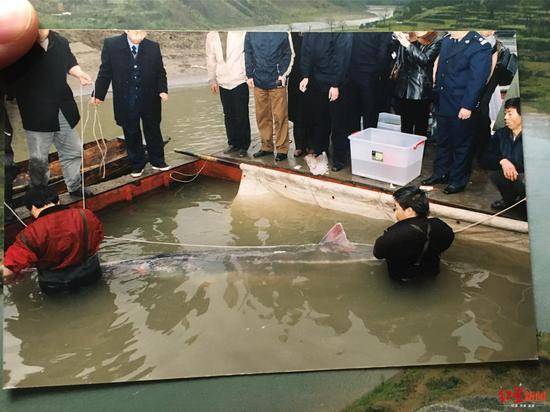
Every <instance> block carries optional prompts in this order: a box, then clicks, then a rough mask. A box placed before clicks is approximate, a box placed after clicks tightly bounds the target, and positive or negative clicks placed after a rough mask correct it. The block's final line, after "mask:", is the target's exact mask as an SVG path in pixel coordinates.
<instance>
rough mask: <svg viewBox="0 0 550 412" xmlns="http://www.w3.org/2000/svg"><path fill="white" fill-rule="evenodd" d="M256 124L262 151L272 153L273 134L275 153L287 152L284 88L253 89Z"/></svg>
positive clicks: (286, 118)
mask: <svg viewBox="0 0 550 412" xmlns="http://www.w3.org/2000/svg"><path fill="white" fill-rule="evenodd" d="M254 101H255V104H256V123H257V124H258V129H259V130H260V137H261V138H262V150H265V151H266V152H273V134H275V149H277V153H285V154H286V153H287V152H288V142H289V140H288V100H287V95H286V88H285V87H278V88H276V89H269V90H265V89H260V88H259V87H254Z"/></svg>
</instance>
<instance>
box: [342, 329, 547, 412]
mask: <svg viewBox="0 0 550 412" xmlns="http://www.w3.org/2000/svg"><path fill="white" fill-rule="evenodd" d="M539 356H540V360H539V361H538V362H521V363H519V362H518V363H494V364H485V365H464V366H452V367H422V368H408V369H404V370H403V371H402V372H400V373H399V374H398V375H396V376H394V377H393V378H391V379H389V380H388V381H386V382H385V383H383V384H381V385H380V386H378V387H377V388H376V389H375V390H374V391H372V392H370V393H369V394H367V395H365V396H364V397H362V398H360V399H358V400H357V401H355V402H354V403H353V404H351V405H349V406H348V407H347V408H345V411H347V412H360V411H365V412H367V411H368V412H370V411H379V412H381V411H388V412H390V411H413V410H416V409H419V408H421V407H423V406H426V405H430V404H434V403H441V402H446V401H452V400H455V399H459V398H469V402H470V403H476V402H477V404H474V405H471V406H472V409H474V410H477V409H479V408H482V407H492V408H495V407H498V406H500V403H499V398H498V391H499V389H500V388H503V389H505V390H506V389H512V390H513V388H514V386H517V385H519V384H520V383H521V384H523V386H524V388H525V389H526V390H529V391H543V390H546V391H548V389H549V388H548V383H549V382H550V334H541V335H539ZM539 410H540V409H539Z"/></svg>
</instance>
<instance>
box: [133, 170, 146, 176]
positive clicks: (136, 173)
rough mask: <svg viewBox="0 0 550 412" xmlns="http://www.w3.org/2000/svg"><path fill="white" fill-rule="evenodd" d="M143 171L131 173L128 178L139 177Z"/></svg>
mask: <svg viewBox="0 0 550 412" xmlns="http://www.w3.org/2000/svg"><path fill="white" fill-rule="evenodd" d="M144 170H145V169H141V170H140V171H139V172H132V173H130V176H132V177H141V175H142V174H143V171H144Z"/></svg>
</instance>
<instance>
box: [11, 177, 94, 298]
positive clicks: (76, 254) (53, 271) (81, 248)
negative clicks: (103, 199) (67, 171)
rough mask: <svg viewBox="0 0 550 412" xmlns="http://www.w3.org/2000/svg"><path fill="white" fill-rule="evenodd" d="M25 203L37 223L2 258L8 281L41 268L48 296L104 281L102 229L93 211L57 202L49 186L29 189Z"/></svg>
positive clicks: (44, 287)
mask: <svg viewBox="0 0 550 412" xmlns="http://www.w3.org/2000/svg"><path fill="white" fill-rule="evenodd" d="M25 205H26V207H27V208H28V209H29V210H30V212H31V214H32V216H33V217H34V218H35V219H36V220H35V221H34V222H33V223H32V224H30V225H29V226H27V227H26V228H25V229H24V230H23V231H21V232H20V233H19V234H18V235H17V238H16V240H15V242H14V244H13V245H11V246H10V247H9V248H8V250H7V252H6V255H5V257H4V273H3V280H4V283H10V282H13V281H14V280H15V279H16V278H18V277H20V276H21V271H22V270H23V269H25V268H28V267H31V266H35V267H36V268H37V270H38V282H39V284H40V288H41V289H42V291H43V292H44V293H46V294H55V293H58V292H64V291H72V290H75V289H78V288H79V287H81V286H86V285H89V284H92V283H94V282H95V281H97V280H98V279H99V278H100V277H101V268H100V266H99V258H98V255H97V252H98V250H99V245H100V243H101V241H102V240H103V226H102V224H101V222H100V221H99V219H98V218H97V217H96V216H95V215H94V214H93V213H92V212H91V211H89V210H86V209H71V208H68V207H67V206H62V205H60V204H59V197H58V196H57V193H55V192H53V191H52V190H50V189H49V188H47V187H44V186H38V187H35V188H32V189H30V190H29V191H28V192H27V194H26V196H25Z"/></svg>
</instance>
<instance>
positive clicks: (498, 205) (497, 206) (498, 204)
mask: <svg viewBox="0 0 550 412" xmlns="http://www.w3.org/2000/svg"><path fill="white" fill-rule="evenodd" d="M507 207H508V205H507V204H506V202H505V201H504V199H500V200H495V201H494V202H493V203H491V209H493V210H504V209H506V208H507Z"/></svg>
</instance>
